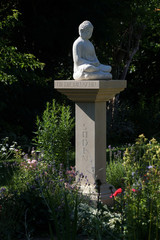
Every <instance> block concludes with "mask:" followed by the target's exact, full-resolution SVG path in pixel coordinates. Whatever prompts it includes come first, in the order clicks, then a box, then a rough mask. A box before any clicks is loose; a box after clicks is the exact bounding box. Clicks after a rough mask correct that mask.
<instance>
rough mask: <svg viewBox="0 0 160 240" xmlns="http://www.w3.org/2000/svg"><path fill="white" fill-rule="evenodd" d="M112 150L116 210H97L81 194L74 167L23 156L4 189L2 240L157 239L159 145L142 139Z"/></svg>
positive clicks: (0, 209)
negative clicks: (41, 238)
mask: <svg viewBox="0 0 160 240" xmlns="http://www.w3.org/2000/svg"><path fill="white" fill-rule="evenodd" d="M109 151H110V152H111V151H112V148H111V147H110V149H109ZM113 152H114V153H115V154H112V155H111V156H112V157H111V159H110V160H111V165H110V164H109V163H108V165H107V171H109V170H110V171H112V172H113V176H116V173H117V177H116V178H115V177H113V178H112V177H111V178H110V180H111V182H110V183H111V184H113V182H112V179H115V181H114V184H115V186H117V188H118V189H117V190H116V191H115V192H114V193H113V194H112V195H111V196H110V197H111V198H113V200H114V206H112V207H107V206H103V205H101V204H100V203H99V204H98V205H97V206H98V207H97V206H96V205H95V204H92V203H91V202H90V201H89V200H88V199H87V198H84V197H82V196H81V194H80V193H79V192H78V185H76V184H75V183H74V180H75V176H76V175H77V174H78V173H76V172H75V169H74V167H71V169H68V170H67V171H66V170H65V168H64V166H63V164H60V166H59V167H56V166H55V164H54V163H53V162H51V163H50V162H47V161H45V159H43V157H42V155H43V154H41V153H37V152H36V151H34V150H32V152H31V155H29V156H28V155H25V156H24V157H23V158H22V157H21V160H20V159H19V160H20V162H19V163H18V164H17V165H16V168H17V170H14V174H13V175H12V177H11V179H10V181H9V182H6V183H5V184H4V185H3V186H2V185H1V187H0V238H2V239H4V240H8V239H11V240H18V239H23V238H26V239H28V240H29V239H32V237H34V236H37V234H38V235H39V236H40V235H43V236H44V234H45V236H49V235H50V237H51V239H55V237H57V239H86V238H88V239H99V240H116V239H117V240H122V239H123V240H130V239H133V240H146V239H147V240H159V237H160V225H159V222H160V197H159V194H160V160H159V159H160V144H159V143H158V142H157V141H156V140H155V139H151V140H150V141H148V140H147V139H146V138H145V137H144V135H140V136H139V138H138V139H137V141H136V143H135V144H134V145H132V146H131V145H130V146H128V147H127V148H126V150H125V153H124V154H121V153H120V149H119V150H118V151H117V153H116V152H115V149H113ZM20 155H21V151H20V153H18V152H16V156H20ZM18 158H19V157H18ZM114 160H115V162H114ZM15 161H16V159H15ZM113 163H114V164H113ZM120 165H121V167H120ZM116 167H117V168H116ZM6 168H8V165H6ZM108 168H109V170H108ZM119 169H120V174H119V175H118V170H119ZM122 178H123V179H122ZM116 181H117V183H116ZM13 206H14V207H13Z"/></svg>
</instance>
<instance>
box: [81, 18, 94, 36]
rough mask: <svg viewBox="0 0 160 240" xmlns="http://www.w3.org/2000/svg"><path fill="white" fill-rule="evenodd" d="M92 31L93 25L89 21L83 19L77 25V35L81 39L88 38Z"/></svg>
mask: <svg viewBox="0 0 160 240" xmlns="http://www.w3.org/2000/svg"><path fill="white" fill-rule="evenodd" d="M92 32H93V25H92V23H91V22H90V21H84V22H82V23H81V24H80V25H79V35H80V36H81V38H83V39H90V38H91V36H92Z"/></svg>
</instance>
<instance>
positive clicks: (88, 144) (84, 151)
mask: <svg viewBox="0 0 160 240" xmlns="http://www.w3.org/2000/svg"><path fill="white" fill-rule="evenodd" d="M54 84H55V85H54V86H55V89H57V90H58V91H59V92H61V93H62V94H65V95H66V96H67V97H68V98H69V99H71V100H72V101H74V102H75V108H76V170H77V171H78V172H79V174H81V176H82V175H83V176H84V177H83V178H82V180H81V184H80V187H81V190H82V192H83V193H85V194H90V197H91V198H92V199H94V200H96V199H97V196H98V193H97V189H96V182H97V180H98V182H99V183H100V184H101V185H100V199H101V201H102V202H104V203H108V204H109V203H110V201H111V199H110V198H109V196H110V195H111V190H110V187H113V186H111V185H110V184H109V183H106V101H108V100H110V99H112V98H113V97H114V96H115V95H116V94H117V93H119V92H121V91H123V90H124V88H125V87H126V81H125V80H87V81H84V80H83V81H74V80H55V83H54ZM77 181H78V177H77ZM86 183H89V185H88V184H86ZM112 191H114V187H113V189H112Z"/></svg>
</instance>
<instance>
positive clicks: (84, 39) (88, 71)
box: [73, 21, 112, 80]
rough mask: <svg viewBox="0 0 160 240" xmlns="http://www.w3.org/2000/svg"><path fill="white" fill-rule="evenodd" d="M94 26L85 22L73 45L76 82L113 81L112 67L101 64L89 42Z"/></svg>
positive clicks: (81, 25)
mask: <svg viewBox="0 0 160 240" xmlns="http://www.w3.org/2000/svg"><path fill="white" fill-rule="evenodd" d="M92 32H93V25H92V24H91V22H89V21H84V22H83V23H81V24H80V26H79V35H80V36H79V37H78V38H77V39H76V41H75V42H74V44H73V62H74V73H73V78H74V79H75V80H90V79H91V80H93V79H97V80H102V79H112V74H111V73H110V72H111V66H108V65H103V64H101V63H100V62H99V60H98V58H97V56H96V53H95V49H94V46H93V44H92V43H91V42H90V41H89V39H90V38H91V36H92Z"/></svg>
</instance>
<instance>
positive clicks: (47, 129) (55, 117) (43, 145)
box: [34, 100, 74, 166]
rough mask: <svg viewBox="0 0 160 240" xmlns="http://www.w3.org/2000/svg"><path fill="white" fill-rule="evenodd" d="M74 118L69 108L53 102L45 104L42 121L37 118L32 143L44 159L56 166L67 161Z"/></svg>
mask: <svg viewBox="0 0 160 240" xmlns="http://www.w3.org/2000/svg"><path fill="white" fill-rule="evenodd" d="M73 127H74V118H72V117H71V110H70V107H69V106H67V107H65V106H61V105H59V104H57V103H56V102H55V100H53V102H52V104H50V103H47V108H46V110H45V111H44V113H43V116H42V120H40V119H39V117H38V118H37V128H38V129H37V132H36V138H35V139H34V142H35V144H36V146H37V149H38V150H39V151H40V152H43V154H44V156H43V157H44V159H45V160H47V161H49V162H53V161H55V162H56V164H57V165H59V163H63V164H64V165H65V166H66V163H67V162H68V160H69V154H70V148H71V137H72V135H73Z"/></svg>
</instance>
